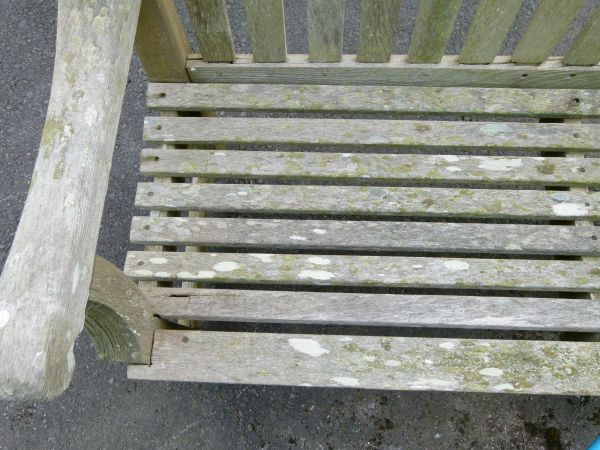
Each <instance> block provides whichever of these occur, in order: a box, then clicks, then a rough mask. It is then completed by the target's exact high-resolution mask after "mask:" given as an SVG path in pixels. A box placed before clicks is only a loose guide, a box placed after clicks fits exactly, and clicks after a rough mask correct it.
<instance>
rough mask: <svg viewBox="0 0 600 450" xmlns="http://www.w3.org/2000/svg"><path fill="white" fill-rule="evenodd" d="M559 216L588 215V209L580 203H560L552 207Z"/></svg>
mask: <svg viewBox="0 0 600 450" xmlns="http://www.w3.org/2000/svg"><path fill="white" fill-rule="evenodd" d="M552 211H554V214H556V215H557V216H586V215H587V214H588V209H587V208H586V207H585V205H582V204H580V203H559V204H558V205H554V206H553V207H552Z"/></svg>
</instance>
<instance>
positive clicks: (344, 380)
mask: <svg viewBox="0 0 600 450" xmlns="http://www.w3.org/2000/svg"><path fill="white" fill-rule="evenodd" d="M332 380H333V381H335V382H336V384H339V385H340V386H348V387H354V386H359V385H360V382H359V381H358V380H357V379H356V378H352V377H335V378H332Z"/></svg>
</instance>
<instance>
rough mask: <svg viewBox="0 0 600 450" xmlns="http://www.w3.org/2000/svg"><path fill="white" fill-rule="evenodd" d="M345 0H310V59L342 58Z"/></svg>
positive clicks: (326, 60)
mask: <svg viewBox="0 0 600 450" xmlns="http://www.w3.org/2000/svg"><path fill="white" fill-rule="evenodd" d="M345 3H346V1H345V0H308V61H309V62H338V61H341V59H342V46H343V41H344V7H345Z"/></svg>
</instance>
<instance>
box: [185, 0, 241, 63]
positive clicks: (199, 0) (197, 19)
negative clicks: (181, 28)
mask: <svg viewBox="0 0 600 450" xmlns="http://www.w3.org/2000/svg"><path fill="white" fill-rule="evenodd" d="M185 3H186V5H187V7H188V11H189V13H190V19H191V21H192V27H193V28H194V32H195V33H196V38H197V39H198V43H199V44H200V53H202V59H204V60H205V61H208V62H232V61H233V58H234V56H235V54H234V47H233V39H232V37H231V29H230V28H229V18H228V17H227V8H226V7H225V0H185Z"/></svg>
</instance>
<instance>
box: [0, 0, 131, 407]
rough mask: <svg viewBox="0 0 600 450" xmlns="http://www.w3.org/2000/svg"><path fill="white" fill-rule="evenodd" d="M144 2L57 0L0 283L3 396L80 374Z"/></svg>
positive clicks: (45, 393) (41, 389)
mask: <svg viewBox="0 0 600 450" xmlns="http://www.w3.org/2000/svg"><path fill="white" fill-rule="evenodd" d="M139 8H140V0H126V1H125V0H59V2H58V21H57V23H58V25H57V41H56V59H55V65H54V78H53V84H52V91H51V96H50V102H49V105H48V113H47V117H46V124H45V126H44V131H43V135H42V140H41V144H40V149H39V154H38V158H37V161H36V165H35V169H34V173H33V177H32V179H31V186H30V188H29V195H28V197H27V201H26V203H25V208H24V210H23V214H22V216H21V221H20V223H19V227H18V229H17V233H16V235H15V239H14V242H13V245H12V248H11V251H10V254H9V256H8V259H7V261H6V264H5V266H4V271H3V272H2V276H1V278H0V397H4V398H9V399H45V398H52V397H55V396H57V395H58V394H60V393H61V392H62V391H63V390H64V389H65V388H66V387H67V386H68V384H69V381H70V379H71V374H72V371H73V368H74V357H73V344H74V342H75V339H76V337H77V335H78V334H79V332H80V331H81V330H82V329H83V325H84V317H85V308H86V302H87V299H88V293H89V288H90V281H91V276H92V268H93V264H94V255H95V251H96V242H97V238H98V232H99V229H100V220H101V216H102V209H103V204H104V198H105V195H106V189H107V185H108V177H109V171H110V165H111V159H112V153H113V148H114V143H115V137H116V133H117V126H118V122H119V116H120V112H121V104H122V101H123V95H124V91H125V85H126V81H127V73H128V69H129V63H130V59H131V54H132V50H133V41H134V36H135V31H136V24H137V19H138V14H139Z"/></svg>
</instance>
